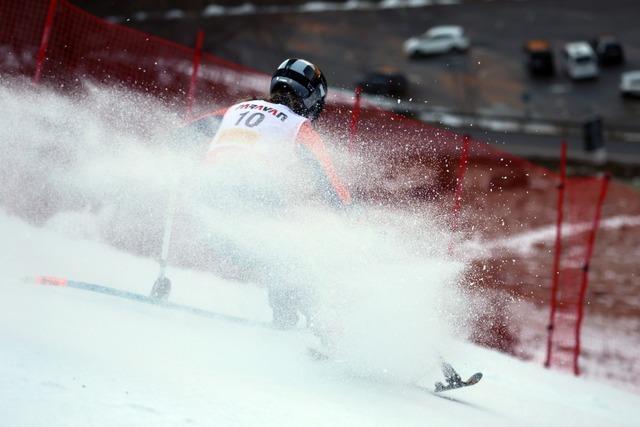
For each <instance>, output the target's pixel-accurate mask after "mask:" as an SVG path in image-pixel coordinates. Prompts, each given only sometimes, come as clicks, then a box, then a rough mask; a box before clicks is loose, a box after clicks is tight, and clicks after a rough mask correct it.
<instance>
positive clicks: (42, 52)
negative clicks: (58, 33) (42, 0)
mask: <svg viewBox="0 0 640 427" xmlns="http://www.w3.org/2000/svg"><path fill="white" fill-rule="evenodd" d="M57 5H58V0H51V1H50V2H49V9H48V10H47V17H46V19H45V20H44V28H43V30H42V38H41V39H40V48H39V49H38V56H37V57H36V71H35V73H34V74H33V83H34V84H36V85H37V84H40V77H41V76H42V66H43V64H44V60H45V57H46V55H47V49H48V48H49V40H51V30H52V29H53V20H54V18H55V15H56V6H57Z"/></svg>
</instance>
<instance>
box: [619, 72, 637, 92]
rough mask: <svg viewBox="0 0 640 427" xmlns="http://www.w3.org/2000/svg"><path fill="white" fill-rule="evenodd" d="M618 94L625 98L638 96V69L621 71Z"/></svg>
mask: <svg viewBox="0 0 640 427" xmlns="http://www.w3.org/2000/svg"><path fill="white" fill-rule="evenodd" d="M620 94H621V95H622V96H623V97H625V98H640V70H636V71H627V72H626V73H622V75H621V76H620Z"/></svg>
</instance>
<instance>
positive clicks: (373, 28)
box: [130, 0, 640, 126]
mask: <svg viewBox="0 0 640 427" xmlns="http://www.w3.org/2000/svg"><path fill="white" fill-rule="evenodd" d="M613 3H614V4H612V3H611V2H605V1H602V0H565V1H562V2H556V1H544V0H529V1H526V0H525V1H515V0H503V1H500V0H497V1H473V0H468V1H465V2H462V3H461V4H457V5H433V6H426V7H422V8H399V9H385V10H370V11H367V10H364V11H352V12H346V11H345V12H317V13H288V14H256V15H241V16H224V17H208V18H203V17H201V16H192V17H191V18H190V17H189V16H187V17H186V18H183V19H181V20H173V21H168V22H166V21H165V22H162V25H160V23H159V22H157V21H154V20H145V21H142V22H134V21H131V22H130V25H132V26H135V27H137V28H140V29H142V30H144V31H147V32H150V33H153V34H158V35H160V36H163V37H166V38H170V39H173V40H176V41H178V42H180V43H184V44H193V39H194V35H195V29H196V28H198V27H200V28H203V29H205V31H206V34H207V36H206V40H205V50H206V51H208V52H211V53H214V54H217V55H219V56H221V57H224V58H227V59H230V60H233V61H236V62H239V63H242V64H245V65H248V66H251V67H254V68H256V69H258V70H261V71H264V72H266V73H269V72H271V70H272V69H273V67H274V64H277V63H278V62H279V61H280V60H281V59H282V58H284V57H290V56H301V57H305V58H308V59H311V60H312V61H315V62H317V63H318V64H320V65H321V67H322V68H323V70H324V72H325V73H326V74H327V76H328V79H329V82H330V84H331V85H332V86H338V87H343V88H353V87H354V85H355V83H356V82H357V81H358V80H359V79H361V78H362V76H363V75H364V74H365V73H367V72H369V71H371V70H377V69H381V68H386V69H396V70H398V71H399V72H401V73H403V74H404V75H405V76H406V77H407V78H408V80H409V85H410V88H409V92H408V95H407V96H406V98H408V99H405V101H404V102H411V103H412V106H414V107H417V106H420V107H427V108H443V109H447V110H449V111H458V112H480V113H485V114H493V115H498V116H501V115H513V116H519V117H534V118H539V119H554V120H571V121H575V122H581V121H583V120H584V119H586V118H587V117H590V116H592V115H594V114H599V115H601V116H602V117H603V118H604V119H605V121H606V123H608V124H615V125H621V126H632V125H635V124H636V123H637V121H638V117H640V101H634V100H623V99H622V97H621V96H620V93H619V89H618V85H619V79H620V74H621V73H622V72H623V71H625V70H632V69H640V26H638V25H637V22H635V20H634V19H629V18H630V17H632V16H634V15H635V16H640V4H638V2H637V1H635V0H619V1H615V2H613ZM443 24H455V25H461V26H463V27H464V29H465V31H466V33H467V34H468V36H469V38H470V40H471V47H470V49H469V50H468V52H467V53H463V54H455V53H453V54H445V55H439V56H435V57H429V58H423V59H418V60H413V59H410V58H408V57H407V55H405V53H404V52H403V51H402V44H403V42H404V41H405V40H406V39H407V38H408V37H411V36H414V35H417V34H419V33H422V32H424V31H425V30H426V29H427V28H429V27H431V26H434V25H443ZM601 34H612V35H614V36H615V37H616V38H617V39H618V40H619V41H620V42H621V43H622V45H623V47H624V50H625V56H626V64H624V65H622V66H612V67H607V68H604V67H602V68H601V73H600V76H599V78H598V79H596V80H590V81H584V82H582V81H580V82H574V81H572V80H571V79H569V78H568V77H567V76H566V75H564V74H563V73H562V72H561V71H560V69H559V68H560V67H559V65H560V63H559V58H560V55H559V54H560V50H561V48H562V46H563V45H564V44H565V43H567V42H570V41H575V40H590V39H592V38H594V37H596V36H599V35H601ZM538 38H542V39H546V40H548V41H549V42H550V44H551V46H552V48H553V51H554V53H555V60H556V68H557V70H558V72H557V73H556V75H555V76H553V77H550V78H538V79H534V78H532V77H530V76H529V75H528V73H527V70H526V67H525V65H524V60H525V55H524V52H523V45H524V43H525V42H526V41H527V40H529V39H538Z"/></svg>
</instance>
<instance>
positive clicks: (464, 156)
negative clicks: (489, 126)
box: [449, 134, 471, 231]
mask: <svg viewBox="0 0 640 427" xmlns="http://www.w3.org/2000/svg"><path fill="white" fill-rule="evenodd" d="M470 145H471V137H470V136H469V135H466V134H465V135H463V137H462V153H460V157H459V158H458V169H457V175H456V191H455V196H454V199H453V209H452V210H451V222H450V224H449V226H450V228H451V231H456V229H457V228H458V214H459V212H460V207H461V205H462V188H463V183H464V176H465V174H466V173H467V164H468V163H469V146H470Z"/></svg>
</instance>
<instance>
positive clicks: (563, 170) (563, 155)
mask: <svg viewBox="0 0 640 427" xmlns="http://www.w3.org/2000/svg"><path fill="white" fill-rule="evenodd" d="M566 181H567V143H566V142H565V141H563V142H562V145H561V150H560V183H559V184H558V204H557V214H556V242H555V251H554V254H553V274H552V277H551V302H550V309H549V323H548V324H547V356H546V358H545V362H544V366H545V367H546V368H548V367H549V366H550V365H551V347H552V343H553V327H554V323H555V317H556V304H557V299H556V298H557V293H558V281H559V279H560V277H559V276H560V255H561V253H562V220H563V209H564V192H565V187H566Z"/></svg>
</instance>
